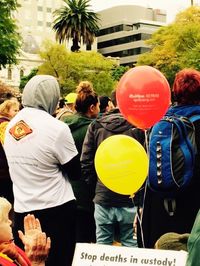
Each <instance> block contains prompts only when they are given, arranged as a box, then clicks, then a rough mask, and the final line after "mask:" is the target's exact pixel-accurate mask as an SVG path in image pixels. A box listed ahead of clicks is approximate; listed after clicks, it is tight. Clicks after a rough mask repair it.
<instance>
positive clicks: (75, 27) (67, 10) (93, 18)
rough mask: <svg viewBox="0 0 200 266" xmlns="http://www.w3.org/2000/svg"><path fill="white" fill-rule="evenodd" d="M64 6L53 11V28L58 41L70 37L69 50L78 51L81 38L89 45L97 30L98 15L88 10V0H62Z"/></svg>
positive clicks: (66, 39)
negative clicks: (70, 45)
mask: <svg viewBox="0 0 200 266" xmlns="http://www.w3.org/2000/svg"><path fill="white" fill-rule="evenodd" d="M63 1H64V2H65V4H66V6H64V7H61V8H60V9H57V10H56V11H55V12H54V15H55V16H56V18H55V20H54V22H53V30H54V31H55V32H56V40H58V41H59V42H60V43H62V42H64V41H68V40H70V39H72V41H73V45H72V47H71V51H73V52H74V51H78V50H79V48H80V46H79V43H80V42H81V39H82V41H83V44H86V45H91V44H92V43H93V42H94V37H95V36H96V35H97V32H98V30H99V26H98V21H99V18H98V15H97V14H96V13H95V12H93V11H91V10H89V9H88V8H89V7H90V5H89V0H63Z"/></svg>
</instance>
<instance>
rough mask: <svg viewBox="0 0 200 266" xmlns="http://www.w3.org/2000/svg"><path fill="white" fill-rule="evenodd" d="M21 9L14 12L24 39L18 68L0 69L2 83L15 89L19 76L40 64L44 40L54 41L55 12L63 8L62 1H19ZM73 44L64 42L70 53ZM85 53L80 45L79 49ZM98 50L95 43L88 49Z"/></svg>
mask: <svg viewBox="0 0 200 266" xmlns="http://www.w3.org/2000/svg"><path fill="white" fill-rule="evenodd" d="M18 3H19V4H20V7H19V8H18V10H17V11H16V12H15V13H14V17H15V18H16V20H17V24H18V27H19V32H20V34H21V36H22V38H23V45H22V49H21V52H20V55H19V57H18V58H17V59H18V62H19V63H18V65H12V66H7V67H6V68H5V69H2V70H0V79H1V80H2V81H4V82H5V83H7V84H9V85H11V86H13V87H18V86H19V83H20V78H21V76H22V75H28V74H29V73H30V71H31V70H32V69H33V68H35V67H37V66H38V65H40V64H41V63H42V60H41V58H40V57H39V55H38V51H39V49H40V47H41V45H42V43H43V41H44V40H51V41H55V32H54V31H53V30H52V22H53V21H54V19H55V17H54V15H53V13H54V11H55V10H56V9H58V8H60V7H61V6H62V5H63V3H64V2H63V0H56V1H55V0H18ZM71 45H72V42H71V41H69V42H66V47H67V48H68V49H69V50H70V48H71ZM86 49H87V50H88V47H86V45H83V44H81V50H86ZM91 50H95V51H97V42H96V41H95V42H94V44H93V45H92V46H91Z"/></svg>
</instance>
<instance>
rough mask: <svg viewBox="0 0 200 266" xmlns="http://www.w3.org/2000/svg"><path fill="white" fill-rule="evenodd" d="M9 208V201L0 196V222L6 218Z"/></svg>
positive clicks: (10, 206)
mask: <svg viewBox="0 0 200 266" xmlns="http://www.w3.org/2000/svg"><path fill="white" fill-rule="evenodd" d="M11 208H12V205H11V203H10V202H9V201H8V200H7V199H6V198H3V197H0V223H1V222H2V221H4V220H6V219H8V216H9V212H10V210H11Z"/></svg>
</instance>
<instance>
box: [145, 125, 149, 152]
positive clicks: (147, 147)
mask: <svg viewBox="0 0 200 266" xmlns="http://www.w3.org/2000/svg"><path fill="white" fill-rule="evenodd" d="M144 136H145V148H146V151H147V155H149V145H148V132H147V129H145V130H144Z"/></svg>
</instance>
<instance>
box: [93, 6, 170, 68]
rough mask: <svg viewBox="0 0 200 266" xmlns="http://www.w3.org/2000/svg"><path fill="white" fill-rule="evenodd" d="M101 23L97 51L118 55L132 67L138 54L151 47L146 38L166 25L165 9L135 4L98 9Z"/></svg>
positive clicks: (106, 54) (122, 61)
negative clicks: (146, 42)
mask: <svg viewBox="0 0 200 266" xmlns="http://www.w3.org/2000/svg"><path fill="white" fill-rule="evenodd" d="M99 15H100V20H101V26H100V32H99V35H98V38H97V49H98V52H100V53H101V54H103V55H104V56H111V57H119V58H120V65H129V66H133V65H134V64H135V63H136V62H137V58H138V55H140V54H141V53H144V52H146V51H148V50H149V47H148V46H147V45H146V44H145V40H147V39H149V38H150V37H151V35H152V33H153V32H155V31H156V30H157V29H158V28H159V27H160V26H164V25H166V12H165V11H163V10H159V9H152V8H146V7H142V6H136V5H123V6H116V7H112V8H108V9H105V10H102V11H100V12H99Z"/></svg>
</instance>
